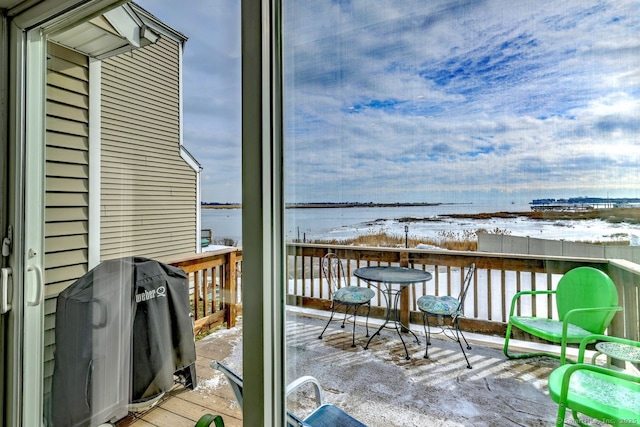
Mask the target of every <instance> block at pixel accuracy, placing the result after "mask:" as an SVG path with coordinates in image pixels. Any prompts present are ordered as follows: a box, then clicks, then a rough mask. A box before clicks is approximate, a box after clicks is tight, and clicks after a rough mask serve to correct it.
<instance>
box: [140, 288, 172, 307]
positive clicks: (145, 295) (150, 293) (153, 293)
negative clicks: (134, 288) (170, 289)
mask: <svg viewBox="0 0 640 427" xmlns="http://www.w3.org/2000/svg"><path fill="white" fill-rule="evenodd" d="M166 296H167V289H166V288H165V287H164V286H158V287H157V288H156V289H151V290H145V291H144V292H142V293H139V294H136V303H140V302H142V301H149V300H152V299H154V298H158V297H166Z"/></svg>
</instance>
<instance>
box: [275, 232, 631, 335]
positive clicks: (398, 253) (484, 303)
mask: <svg viewBox="0 0 640 427" xmlns="http://www.w3.org/2000/svg"><path fill="white" fill-rule="evenodd" d="M327 252H335V253H337V254H338V256H339V257H340V258H341V259H342V260H343V261H344V262H345V269H346V272H345V273H346V276H347V281H348V282H349V284H351V285H356V286H370V285H369V284H367V283H366V282H363V281H361V280H359V279H357V278H356V277H355V276H353V271H354V270H355V269H356V268H359V267H364V266H371V265H395V266H411V267H413V268H419V269H423V270H426V271H429V272H431V273H432V274H433V279H432V280H431V281H429V282H427V283H425V284H417V285H413V286H410V288H409V292H403V294H402V299H401V303H400V311H401V313H400V317H401V319H402V320H403V323H405V324H407V322H408V321H409V320H410V321H411V323H419V324H420V323H422V316H421V314H420V312H419V311H418V310H417V306H416V301H417V299H418V298H419V297H420V296H421V295H424V294H432V295H453V296H457V295H458V293H459V291H460V286H461V284H462V282H463V278H464V274H463V273H462V272H461V268H464V267H467V266H468V265H470V264H471V263H475V264H476V268H477V270H476V274H475V276H474V281H473V284H472V286H471V289H470V291H469V294H468V296H467V300H466V303H465V317H466V318H465V319H464V322H463V321H461V326H462V327H463V328H465V329H467V330H472V331H475V332H481V333H488V334H498V335H503V336H504V333H505V329H506V322H507V320H508V316H509V309H510V305H511V299H512V298H513V295H514V294H515V293H516V292H519V291H521V290H531V289H534V290H550V289H555V286H556V285H557V283H558V281H559V280H560V277H562V275H563V274H564V273H566V272H567V271H569V270H571V269H573V268H576V267H579V266H584V265H588V266H592V267H595V268H598V269H601V270H603V271H605V272H606V273H608V274H609V276H611V278H612V279H613V281H614V282H615V284H616V286H617V289H618V294H619V297H620V305H621V306H623V311H622V312H620V313H619V314H617V315H616V317H615V318H614V321H613V322H612V324H611V326H610V328H609V333H610V334H612V335H616V336H621V337H626V338H630V339H636V340H637V339H639V338H640V336H639V330H640V327H639V324H638V321H639V320H638V319H639V314H638V311H639V308H638V307H639V305H638V301H639V296H640V266H639V265H637V264H634V263H631V262H629V261H622V260H605V259H596V258H569V257H549V256H540V255H515V254H494V253H484V252H457V251H441V250H424V249H390V248H366V247H353V246H334V245H317V244H304V243H296V244H289V245H288V247H287V255H288V274H289V282H288V290H287V293H288V295H289V297H288V301H287V302H288V304H293V305H302V306H306V307H313V308H322V309H327V308H328V307H329V304H330V301H329V289H328V285H327V283H326V281H325V280H324V279H323V278H322V277H321V269H320V259H321V258H322V257H323V256H324V255H325V254H326V253H327ZM385 305H386V303H385V299H384V298H380V294H379V293H378V294H377V297H376V298H374V300H373V303H372V310H371V315H372V316H375V317H381V316H382V315H383V313H384V312H385V309H386V306H385ZM518 310H520V312H521V313H522V314H524V315H528V314H529V315H534V316H545V317H549V318H554V317H555V316H556V315H555V313H556V309H555V298H554V297H550V296H537V297H535V298H533V299H531V300H530V301H529V302H527V301H524V302H523V303H522V304H519V306H518ZM522 338H526V337H524V336H523V337H522Z"/></svg>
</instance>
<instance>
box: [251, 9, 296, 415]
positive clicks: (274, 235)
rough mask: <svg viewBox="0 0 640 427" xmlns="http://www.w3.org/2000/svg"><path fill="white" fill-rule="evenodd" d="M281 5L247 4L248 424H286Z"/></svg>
mask: <svg viewBox="0 0 640 427" xmlns="http://www.w3.org/2000/svg"><path fill="white" fill-rule="evenodd" d="M280 11H281V1H280V0H245V1H243V2H242V4H241V15H242V37H241V39H242V58H243V59H242V117H243V120H242V239H243V276H242V284H243V289H244V292H243V293H242V298H243V303H242V304H243V316H244V320H243V343H244V344H243V354H242V357H243V376H244V384H245V388H244V407H245V410H244V411H243V420H244V421H243V425H244V426H246V427H254V426H269V427H271V426H282V425H284V423H285V421H284V419H285V416H284V414H285V399H284V387H285V376H284V348H285V343H284V301H285V299H284V297H285V295H284V283H285V282H284V280H285V277H284V274H283V272H284V261H285V256H284V235H283V213H284V209H283V207H284V203H283V190H282V187H283V179H282V153H283V152H282V132H281V129H282V115H281V111H282V102H281V98H282V85H281V81H282V78H281V64H282V60H281V56H280V43H279V40H280V34H281V26H280V16H281V14H280Z"/></svg>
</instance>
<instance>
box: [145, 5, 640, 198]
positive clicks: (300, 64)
mask: <svg viewBox="0 0 640 427" xmlns="http://www.w3.org/2000/svg"><path fill="white" fill-rule="evenodd" d="M140 4H141V5H142V6H143V7H145V8H146V9H148V10H149V11H150V12H152V13H154V14H155V15H156V16H158V17H159V18H161V19H162V20H164V21H165V22H166V23H167V24H169V25H171V26H173V27H174V28H176V29H177V30H179V31H181V32H183V33H185V34H186V35H187V36H188V37H189V41H188V42H187V45H186V51H185V58H184V83H185V84H184V89H185V92H184V106H185V110H184V111H185V117H184V123H185V130H184V139H185V145H186V146H187V148H188V149H189V150H190V151H191V152H192V153H193V154H194V155H195V156H196V157H197V158H198V160H199V161H200V162H201V164H202V165H203V167H204V172H203V191H202V198H203V200H205V201H221V202H232V201H239V200H240V144H241V141H240V80H239V79H240V39H239V37H240V32H239V22H240V17H239V13H240V10H239V2H238V1H233V0H218V1H215V2H211V1H207V2H205V1H190V2H188V3H185V5H188V7H184V6H183V7H176V6H175V3H174V2H170V1H168V0H148V1H140ZM284 17H285V35H284V40H285V44H284V54H285V138H286V139H285V144H286V153H285V155H286V157H285V161H286V163H285V165H286V171H287V172H286V184H287V185H286V192H287V195H286V197H287V199H288V200H290V201H301V202H303V201H361V202H367V201H374V202H376V201H380V202H383V201H434V202H435V201H440V202H460V201H478V200H482V199H486V198H491V197H500V198H503V199H517V200H519V201H521V200H522V199H525V200H526V201H528V200H530V199H532V198H542V197H572V196H587V195H588V196H601V197H606V196H611V197H614V196H629V197H640V173H639V167H640V149H639V148H640V129H639V126H640V120H638V119H639V118H640V117H639V116H640V114H639V113H640V102H639V101H640V5H639V4H638V3H637V1H620V0H615V1H609V2H606V1H598V2H589V1H573V2H570V1H563V2H552V1H527V2H512V1H489V0H487V1H477V0H473V1H455V2H454V1H430V2H424V1H422V0H414V1H412V0H403V1H402V2H398V1H392V0H385V1H382V0H353V1H349V0H334V1H330V0H322V1H321V0H306V1H295V2H294V1H286V2H285V14H284Z"/></svg>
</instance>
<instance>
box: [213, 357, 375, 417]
mask: <svg viewBox="0 0 640 427" xmlns="http://www.w3.org/2000/svg"><path fill="white" fill-rule="evenodd" d="M211 367H212V368H213V369H217V370H219V371H220V372H222V373H223V374H224V375H225V376H226V377H227V380H228V381H229V385H231V388H232V389H233V393H234V394H235V396H236V399H237V400H238V403H239V404H240V409H242V408H243V406H242V405H243V399H242V388H243V385H242V383H243V381H242V378H241V377H240V375H238V374H237V373H235V372H234V371H232V370H231V369H230V368H229V367H227V366H226V365H223V364H222V363H220V362H217V361H215V360H214V361H213V362H211ZM306 384H311V385H312V386H313V390H314V393H315V400H316V403H317V405H318V407H317V408H316V410H315V411H313V412H312V413H311V414H310V415H309V416H308V417H306V418H304V419H302V418H300V417H298V416H297V415H295V414H293V413H292V412H290V411H287V427H329V426H332V427H366V425H365V424H363V423H361V422H360V421H358V420H356V419H355V418H353V417H352V416H351V415H349V414H347V413H346V412H344V411H343V410H342V409H340V408H338V407H337V406H335V405H331V404H329V403H323V395H322V389H321V388H320V383H318V380H316V379H315V378H314V377H311V376H308V375H307V376H303V377H300V378H298V379H297V380H295V381H293V382H292V383H291V384H289V385H288V386H287V390H286V395H287V396H289V395H290V394H291V393H293V392H295V391H296V390H298V389H299V388H300V387H302V386H303V385H306Z"/></svg>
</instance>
